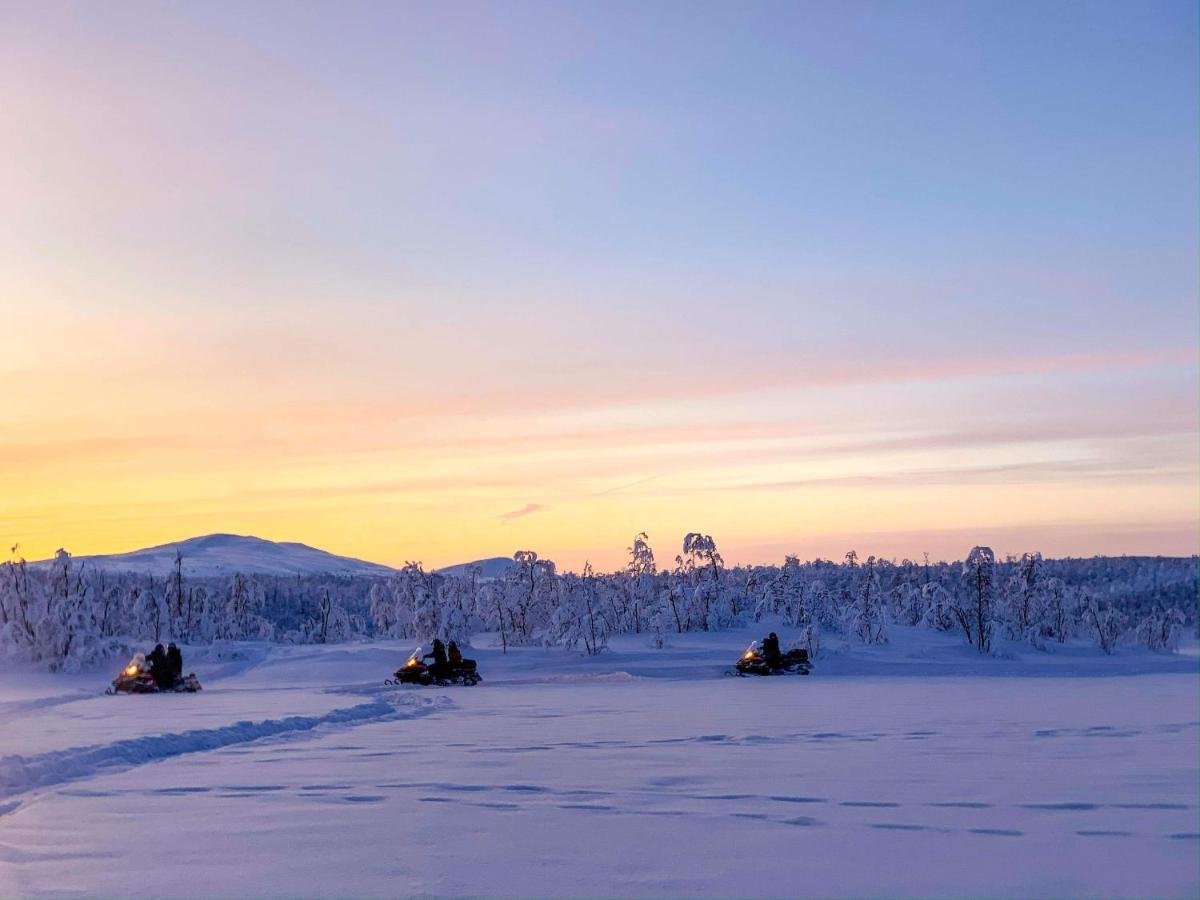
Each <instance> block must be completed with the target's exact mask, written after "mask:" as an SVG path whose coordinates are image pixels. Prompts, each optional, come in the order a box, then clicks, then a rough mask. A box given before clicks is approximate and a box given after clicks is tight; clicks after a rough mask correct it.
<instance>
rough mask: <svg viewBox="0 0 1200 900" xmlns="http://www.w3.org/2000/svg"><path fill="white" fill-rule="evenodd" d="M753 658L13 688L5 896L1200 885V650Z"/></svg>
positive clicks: (696, 640)
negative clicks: (1199, 660)
mask: <svg viewBox="0 0 1200 900" xmlns="http://www.w3.org/2000/svg"><path fill="white" fill-rule="evenodd" d="M744 638H747V635H741V634H722V635H696V636H694V637H693V636H688V637H686V638H682V639H680V640H679V641H678V642H677V645H675V646H672V647H669V648H668V649H667V650H665V651H652V650H648V649H646V648H645V647H644V646H642V645H641V644H639V643H638V642H637V641H636V640H635V639H630V640H629V641H628V643H626V644H621V645H619V646H616V647H615V648H614V652H613V653H611V654H605V655H602V656H601V657H598V658H595V659H587V658H584V657H580V656H574V655H569V654H564V653H562V652H561V651H558V650H552V651H544V650H517V651H515V652H512V653H510V654H508V655H507V656H504V655H502V654H500V653H499V652H498V651H493V650H490V649H486V648H484V649H476V650H474V651H472V654H471V655H473V656H475V657H476V658H477V659H478V660H479V661H480V668H481V671H482V672H483V675H484V677H485V679H486V681H485V683H484V684H483V685H481V686H480V687H478V688H465V689H464V688H459V689H445V690H436V689H435V690H428V689H426V690H422V689H409V688H384V687H382V685H381V684H380V682H381V680H382V679H383V678H385V677H387V676H388V675H390V672H391V669H392V668H394V666H395V665H396V664H397V662H398V661H399V660H400V658H402V657H403V655H404V654H405V652H406V649H407V648H401V647H400V646H398V645H390V646H389V645H381V644H365V645H353V646H350V647H345V646H343V647H328V648H322V647H302V648H274V647H273V648H270V650H267V651H264V652H263V653H262V654H260V655H258V656H256V657H255V655H254V654H249V656H251V657H254V658H252V659H248V660H245V661H243V662H244V665H231V664H230V663H229V662H228V661H222V660H213V661H211V662H210V663H205V662H202V661H200V660H197V663H196V666H195V668H196V671H197V673H198V674H199V675H200V677H201V680H202V681H205V690H204V691H203V692H201V693H200V694H198V695H195V696H194V697H191V696H170V697H153V696H152V697H107V698H106V697H91V698H89V699H86V700H85V699H75V698H76V696H77V694H78V692H79V691H81V690H82V689H83V688H82V683H81V680H78V679H71V680H69V681H67V680H63V679H61V678H60V679H59V680H58V681H56V682H50V683H49V684H48V686H47V687H45V688H39V687H37V686H31V683H30V680H28V679H16V678H13V679H9V678H7V677H6V676H2V675H0V679H3V681H0V684H4V685H5V687H4V690H3V697H0V717H3V718H2V719H0V721H3V722H4V723H5V727H4V729H3V732H2V735H0V757H3V759H0V894H3V895H5V896H9V895H21V896H56V895H64V894H72V893H84V894H90V895H94V894H116V893H125V892H126V891H127V890H128V888H129V885H130V884H131V883H137V884H138V885H142V886H146V885H152V886H153V888H154V891H155V893H161V894H165V895H172V896H191V895H195V894H197V893H202V894H205V895H221V896H228V895H239V896H241V895H253V896H297V895H299V896H328V895H347V894H349V895H355V896H380V895H389V896H394V895H396V894H405V895H409V894H436V895H446V894H488V895H506V896H529V895H536V896H547V895H555V896H562V895H568V896H601V895H614V894H615V895H636V896H676V895H680V894H687V895H693V894H694V895H700V896H730V895H744V894H746V893H747V892H752V893H754V894H758V895H764V896H795V895H814V896H815V895H821V896H827V895H838V896H855V895H858V896H861V895H864V894H865V895H897V894H904V895H942V896H946V895H964V894H967V895H1003V896H1046V895H1097V896H1110V895H1111V896H1145V895H1155V896H1194V895H1195V894H1196V893H1197V891H1198V890H1200V822H1198V816H1200V715H1198V711H1200V679H1197V678H1196V670H1195V664H1196V663H1195V658H1194V657H1172V658H1164V659H1166V661H1165V662H1163V663H1162V667H1161V668H1160V669H1159V670H1158V671H1157V672H1156V673H1154V674H1144V675H1136V676H1121V677H1094V676H1089V677H1077V676H1071V675H1067V674H1065V673H1064V672H1063V671H1061V668H1062V661H1061V660H1059V661H1055V662H1053V663H1052V664H1050V663H1048V664H1047V665H1053V666H1059V668H1058V669H1054V668H1051V669H1050V670H1049V674H1053V673H1057V676H1056V677H1024V676H1020V675H1017V676H1013V675H1009V676H1007V677H1005V676H1004V675H1002V674H1000V673H1001V672H1003V671H1004V670H1005V667H1006V666H1007V667H1008V670H1009V671H1015V672H1030V671H1034V670H1036V669H1037V665H1038V660H1037V657H1036V656H1032V657H1030V659H1029V660H1026V659H1024V658H1020V659H1015V660H986V661H979V660H974V661H972V660H970V659H969V658H964V659H963V660H962V661H959V660H958V656H957V654H956V652H955V650H954V647H952V646H951V645H950V644H946V645H945V647H944V648H943V652H942V654H941V656H939V655H938V652H937V649H938V648H937V647H935V646H932V645H925V644H920V643H914V644H913V645H912V646H911V647H906V648H904V649H903V650H900V652H899V654H898V656H897V657H896V658H897V659H900V660H908V661H909V664H910V668H911V671H912V673H913V674H905V673H904V671H903V669H901V670H900V671H892V672H890V673H885V674H880V673H878V672H876V671H875V670H876V669H877V668H878V666H879V665H881V663H879V662H877V661H876V657H875V656H873V655H871V654H866V655H863V656H861V657H860V656H858V655H855V654H854V653H850V652H845V653H835V654H834V655H833V656H832V657H831V658H830V660H828V664H827V665H824V666H823V665H822V664H820V663H819V664H818V668H817V672H816V674H814V675H813V676H811V677H809V678H799V677H795V678H784V679H739V678H726V677H723V676H722V675H721V674H720V672H721V671H722V669H723V668H725V667H726V666H727V664H728V662H730V661H732V659H733V658H734V657H735V656H736V654H737V652H738V650H739V649H740V647H741V646H742V644H743V639H744ZM835 649H836V648H835ZM897 649H898V648H895V647H893V648H892V650H893V652H895V651H896V650H897ZM722 662H724V663H725V665H722ZM1150 662H1153V660H1147V659H1145V658H1143V657H1142V656H1139V655H1135V654H1130V655H1129V656H1128V657H1126V658H1116V659H1115V661H1113V665H1114V667H1115V668H1113V669H1111V670H1110V671H1114V672H1120V671H1126V670H1129V671H1140V670H1141V669H1142V668H1143V667H1147V666H1149V664H1150ZM897 665H899V666H902V665H903V663H898V664H897ZM935 665H936V666H944V667H945V668H944V669H933V668H931V666H935ZM971 666H974V667H975V671H972V670H971ZM1172 666H1173V667H1174V670H1173V671H1172V670H1171V667H1172ZM191 667H192V666H190V665H189V668H191ZM206 668H207V669H208V671H209V672H210V673H213V674H211V675H209V676H206ZM1151 668H1152V669H1153V667H1151ZM1080 669H1081V670H1083V671H1090V669H1089V668H1088V666H1085V665H1082V663H1081V664H1080ZM839 670H840V673H839V674H834V672H838V671H839ZM856 670H858V671H861V672H863V673H864V674H858V675H854V674H847V673H850V672H853V671H856ZM940 671H947V672H952V673H953V674H952V675H945V676H944V675H939V674H937V672H940ZM218 672H224V673H225V674H223V675H218V674H215V673H218ZM33 680H34V681H37V679H33ZM8 681H12V682H13V685H14V686H13V688H12V690H11V691H10V690H9V689H8V685H7V682H8ZM93 681H95V682H96V687H97V688H98V689H102V688H103V684H104V683H106V680H105V678H104V677H103V676H101V677H98V678H95V677H94V678H93ZM38 683H39V684H41V683H42V682H40V681H39V682H38ZM52 689H53V690H58V691H59V692H60V693H59V694H58V695H56V694H54V693H50V691H51V690H52ZM39 690H41V691H44V692H45V693H44V695H43V696H42V698H41V699H43V700H54V699H56V698H57V699H60V700H61V702H56V703H45V705H42V706H38V707H32V706H30V700H31V697H33V698H34V699H36V698H37V695H38V693H39ZM64 697H65V698H67V699H62V698H64ZM10 698H12V699H10ZM164 701H167V702H166V703H165V704H164ZM188 701H195V702H194V704H192V705H190V706H189V705H188ZM255 701H257V707H258V708H257V709H254V707H255V705H256V704H255ZM5 704H7V705H5ZM93 704H95V705H96V708H103V710H104V711H103V712H96V713H92V712H91V708H92V705H93ZM247 710H251V711H250V712H247ZM84 711H87V713H88V714H87V715H83V714H82V713H83V712H84ZM181 723H186V724H188V725H189V726H190V727H187V728H180V725H181ZM239 723H241V724H239ZM13 725H15V726H17V727H16V728H15V729H14V728H13V727H11V726H13ZM156 725H157V726H158V730H157V731H155V730H154V726H156ZM176 729H178V730H176ZM31 735H32V736H31ZM46 735H53V740H51V739H49V738H47V737H46ZM140 735H156V736H153V737H147V738H145V739H144V740H138V739H137V737H138V736H140ZM14 739H15V740H17V741H21V742H24V743H23V744H22V745H21V746H22V747H23V748H24V749H23V750H21V751H20V755H21V757H22V762H21V763H17V762H14V757H15V756H17V755H18V754H17V753H16V752H14V751H13V750H12V749H11V748H12V746H14V744H13V741H14ZM55 741H57V744H55ZM51 744H54V746H50V745H51ZM131 878H132V879H133V881H132V882H131Z"/></svg>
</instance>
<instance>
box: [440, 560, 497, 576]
mask: <svg viewBox="0 0 1200 900" xmlns="http://www.w3.org/2000/svg"><path fill="white" fill-rule="evenodd" d="M513 565H514V563H513V561H512V559H511V558H510V557H507V556H493V557H491V558H490V559H477V560H475V561H474V562H468V563H459V564H458V565H456V566H446V567H445V568H442V569H438V570H437V571H438V574H439V575H466V574H467V572H468V571H469V570H470V569H471V568H472V567H474V568H477V569H479V575H480V577H481V578H501V577H503V576H504V575H506V574H508V572H509V570H510V569H512V567H513Z"/></svg>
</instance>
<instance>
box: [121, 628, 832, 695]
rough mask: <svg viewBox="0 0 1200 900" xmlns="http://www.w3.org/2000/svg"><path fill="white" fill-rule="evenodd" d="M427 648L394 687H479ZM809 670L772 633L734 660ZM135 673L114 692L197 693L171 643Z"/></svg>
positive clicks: (447, 653)
mask: <svg viewBox="0 0 1200 900" xmlns="http://www.w3.org/2000/svg"><path fill="white" fill-rule="evenodd" d="M431 647H432V649H431V650H430V653H426V654H424V655H421V656H418V654H420V650H419V649H418V650H416V653H414V654H413V656H412V658H410V660H409V662H408V666H407V667H402V668H401V671H398V672H397V673H396V677H397V679H398V680H397V683H406V684H407V683H418V684H432V683H437V684H445V683H463V684H478V683H479V674H478V671H476V667H475V661H474V660H470V659H463V655H462V649H461V648H460V647H458V643H457V642H456V641H450V642H449V646H448V644H445V643H443V642H442V641H440V640H439V638H433V642H432V644H431ZM143 660H144V661H143ZM416 660H420V661H421V664H424V662H426V661H428V665H427V666H426V665H420V666H418V664H416ZM414 666H415V668H414ZM809 667H810V662H809V654H808V652H805V650H803V649H793V650H788V652H787V654H784V653H782V652H781V650H780V647H779V635H776V634H775V632H774V631H772V632H770V634H769V635H767V636H766V637H764V638H762V641H761V642H758V643H755V644H751V646H750V649H749V650H746V653H745V655H743V656H742V658H740V659H739V660H738V665H737V670H738V672H737V673H738V674H774V673H776V672H781V671H787V672H793V671H800V672H802V673H803V674H808V671H809ZM139 673H140V677H142V679H143V680H142V683H140V684H142V688H138V686H137V685H126V686H122V685H121V684H119V682H120V678H119V679H118V682H114V689H116V691H118V692H121V691H127V690H131V689H132V690H134V691H143V692H144V691H145V690H151V691H152V690H155V689H157V690H160V691H167V690H173V689H174V690H199V683H198V682H196V678H194V676H188V679H187V680H184V654H182V653H181V652H180V649H179V647H176V646H175V644H174V643H170V644H168V646H167V647H166V648H164V647H163V646H162V644H161V643H160V644H157V646H156V647H155V648H154V649H152V650H151V652H150V653H148V654H146V655H145V656H144V658H142V656H140V654H139V655H138V656H136V658H134V662H133V664H131V666H130V667H128V668H126V670H125V672H124V674H125V676H128V677H131V678H133V677H137V676H138V674H139ZM146 674H149V677H150V680H152V682H154V684H152V685H150V684H149V682H146V680H145V676H146ZM190 683H193V684H190ZM390 683H391V682H389V684H390ZM110 691H112V689H110Z"/></svg>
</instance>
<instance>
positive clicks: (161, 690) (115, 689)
mask: <svg viewBox="0 0 1200 900" xmlns="http://www.w3.org/2000/svg"><path fill="white" fill-rule="evenodd" d="M198 690H200V681H199V679H197V678H196V676H195V674H194V673H189V674H187V675H181V676H179V677H178V678H176V679H175V683H174V684H172V685H171V686H170V687H159V685H158V682H156V681H155V680H154V675H153V674H152V673H151V670H150V663H148V662H147V661H146V657H145V654H142V653H135V654H134V656H133V659H131V660H130V661H129V665H127V666H126V667H125V668H123V669H122V670H121V673H120V674H119V675H117V677H116V678H114V679H113V683H112V684H110V685H109V686H108V690H106V691H105V692H104V693H106V694H194V693H196V691H198Z"/></svg>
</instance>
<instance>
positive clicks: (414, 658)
mask: <svg viewBox="0 0 1200 900" xmlns="http://www.w3.org/2000/svg"><path fill="white" fill-rule="evenodd" d="M420 664H421V648H420V647H418V648H417V649H416V650H414V651H413V652H412V653H410V654H409V655H408V662H406V663H405V664H404V665H405V666H406V667H407V666H419V665H420Z"/></svg>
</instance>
